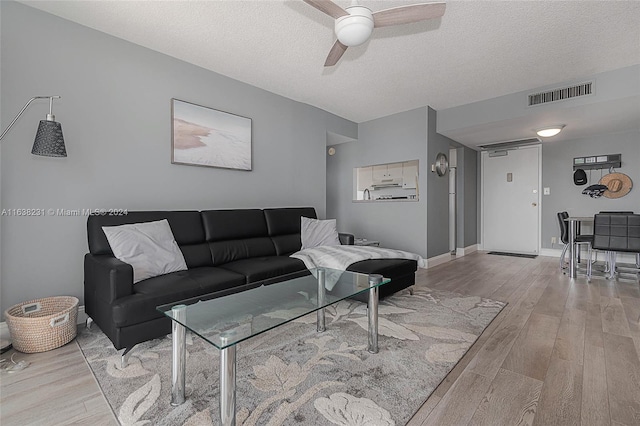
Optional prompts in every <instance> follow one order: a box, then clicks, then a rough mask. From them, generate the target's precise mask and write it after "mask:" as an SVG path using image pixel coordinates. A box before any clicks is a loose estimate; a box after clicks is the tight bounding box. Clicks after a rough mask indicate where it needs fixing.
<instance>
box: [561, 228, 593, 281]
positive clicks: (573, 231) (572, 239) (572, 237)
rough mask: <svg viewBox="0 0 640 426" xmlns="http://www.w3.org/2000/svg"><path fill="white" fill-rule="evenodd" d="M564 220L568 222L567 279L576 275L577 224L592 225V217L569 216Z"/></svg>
mask: <svg viewBox="0 0 640 426" xmlns="http://www.w3.org/2000/svg"><path fill="white" fill-rule="evenodd" d="M565 220H566V221H567V222H569V277H570V278H576V276H577V275H578V253H577V251H576V236H577V235H578V224H581V223H583V222H584V223H593V216H569V217H568V218H566V219H565ZM589 261H591V259H589Z"/></svg>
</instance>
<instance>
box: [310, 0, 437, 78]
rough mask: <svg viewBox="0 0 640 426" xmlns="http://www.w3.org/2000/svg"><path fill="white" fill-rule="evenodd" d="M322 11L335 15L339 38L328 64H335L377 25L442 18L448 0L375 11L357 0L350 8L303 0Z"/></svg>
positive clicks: (325, 1) (321, 1)
mask: <svg viewBox="0 0 640 426" xmlns="http://www.w3.org/2000/svg"><path fill="white" fill-rule="evenodd" d="M303 1H304V2H305V3H307V4H309V5H311V6H313V7H315V8H316V9H318V10H319V11H321V12H324V13H326V14H327V15H329V16H331V17H333V18H335V20H336V22H335V33H336V37H337V38H338V39H337V40H336V42H335V43H334V45H333V47H332V48H331V50H330V51H329V55H328V56H327V60H326V61H325V63H324V66H325V67H332V66H334V65H335V64H336V63H337V62H338V61H339V60H340V58H341V57H342V55H344V52H345V51H346V50H347V47H351V46H359V45H361V44H362V43H364V42H365V41H367V40H368V39H369V37H370V36H371V32H372V31H373V29H374V28H378V27H389V26H392V25H402V24H410V23H413V22H420V21H425V20H427V19H433V18H439V17H440V16H442V15H444V10H445V7H446V4H445V3H420V4H412V5H408V6H400V7H394V8H391V9H385V10H380V11H378V12H371V10H370V9H369V8H368V7H365V6H361V5H359V4H358V1H357V0H354V1H353V4H352V5H351V6H349V7H347V8H346V9H343V8H342V7H340V6H338V5H337V4H335V3H334V2H333V1H331V0H303Z"/></svg>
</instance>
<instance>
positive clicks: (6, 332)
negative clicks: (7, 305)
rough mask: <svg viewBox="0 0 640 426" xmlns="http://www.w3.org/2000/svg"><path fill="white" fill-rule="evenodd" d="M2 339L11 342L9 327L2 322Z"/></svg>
mask: <svg viewBox="0 0 640 426" xmlns="http://www.w3.org/2000/svg"><path fill="white" fill-rule="evenodd" d="M0 339H1V340H10V335H9V326H8V325H7V323H6V322H5V321H2V322H0Z"/></svg>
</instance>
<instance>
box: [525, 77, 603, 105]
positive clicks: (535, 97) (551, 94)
mask: <svg viewBox="0 0 640 426" xmlns="http://www.w3.org/2000/svg"><path fill="white" fill-rule="evenodd" d="M592 94H593V81H590V82H588V83H583V84H577V85H575V86H570V87H564V88H562V89H554V90H549V91H547V92H540V93H533V94H531V95H529V106H534V105H540V104H546V103H549V102H557V101H563V100H565V99H571V98H577V97H578V96H585V95H592Z"/></svg>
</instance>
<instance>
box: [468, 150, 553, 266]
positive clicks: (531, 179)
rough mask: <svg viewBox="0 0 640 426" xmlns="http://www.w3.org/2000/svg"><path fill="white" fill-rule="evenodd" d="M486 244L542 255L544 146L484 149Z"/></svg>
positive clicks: (497, 248)
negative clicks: (541, 214)
mask: <svg viewBox="0 0 640 426" xmlns="http://www.w3.org/2000/svg"><path fill="white" fill-rule="evenodd" d="M481 166H482V174H481V176H482V193H481V197H482V209H481V210H482V212H481V214H482V247H483V249H484V250H492V251H503V252H511V253H523V254H538V253H539V251H540V200H541V199H540V186H541V166H542V146H541V145H535V146H527V147H519V148H514V149H508V150H499V151H483V152H482V163H481Z"/></svg>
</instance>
